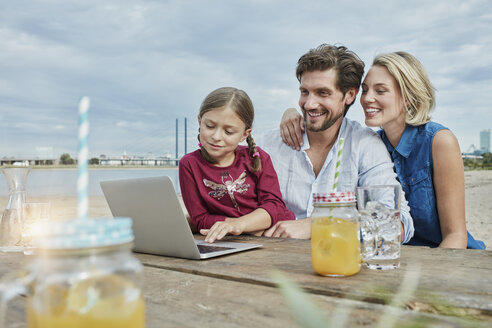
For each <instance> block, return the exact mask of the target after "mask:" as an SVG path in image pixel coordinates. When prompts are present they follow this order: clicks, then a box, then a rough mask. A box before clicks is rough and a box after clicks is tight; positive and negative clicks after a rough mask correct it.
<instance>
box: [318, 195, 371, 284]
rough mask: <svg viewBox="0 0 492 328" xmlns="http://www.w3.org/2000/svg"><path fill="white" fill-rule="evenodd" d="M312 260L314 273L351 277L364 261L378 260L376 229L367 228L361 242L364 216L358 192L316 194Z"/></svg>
mask: <svg viewBox="0 0 492 328" xmlns="http://www.w3.org/2000/svg"><path fill="white" fill-rule="evenodd" d="M313 206H314V209H313V212H312V214H311V256H312V263H313V268H314V271H316V272H317V273H318V274H320V275H322V276H351V275H354V274H356V273H357V272H359V271H360V269H361V263H362V260H363V258H364V259H367V258H369V257H371V256H374V253H375V251H376V242H375V237H374V235H373V231H374V228H368V227H364V229H363V235H364V237H365V238H364V239H365V240H364V244H362V246H363V248H362V252H361V241H360V228H361V226H360V215H359V212H358V211H357V209H356V207H355V193H354V192H333V193H315V194H313Z"/></svg>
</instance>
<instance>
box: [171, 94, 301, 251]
mask: <svg viewBox="0 0 492 328" xmlns="http://www.w3.org/2000/svg"><path fill="white" fill-rule="evenodd" d="M253 118H254V109H253V104H252V103H251V100H250V99H249V97H248V95H247V94H246V93H245V92H244V91H242V90H238V89H235V88H219V89H217V90H215V91H212V92H211V93H210V94H209V95H208V96H207V97H206V98H205V100H204V101H203V103H202V105H201V106H200V113H199V114H198V124H199V126H200V127H199V135H198V139H199V141H200V143H199V146H200V149H199V150H196V151H194V152H192V153H189V154H187V155H185V156H183V158H182V159H181V160H180V162H179V183H180V186H181V194H182V196H183V201H184V204H185V205H186V208H187V210H188V212H189V215H190V218H191V221H192V224H193V225H194V227H195V228H196V229H197V230H198V231H200V233H201V234H203V235H206V236H207V237H206V238H205V241H206V242H210V243H211V242H214V241H215V240H220V239H222V238H223V237H224V236H225V235H227V234H233V235H239V234H242V233H254V232H260V231H263V230H265V229H267V228H269V227H270V226H272V225H273V224H275V223H276V222H278V221H280V220H294V219H295V216H294V214H293V213H292V212H291V211H289V210H287V209H286V207H285V203H284V202H283V200H282V195H281V193H280V187H279V183H278V179H277V174H276V173H275V170H274V169H273V164H272V161H271V159H270V157H269V156H268V154H267V153H265V152H264V151H263V150H261V149H260V148H259V147H256V145H255V142H254V140H253V137H252V136H251V128H252V125H253ZM244 140H246V141H247V143H248V146H247V147H246V146H240V145H239V143H240V142H242V141H244Z"/></svg>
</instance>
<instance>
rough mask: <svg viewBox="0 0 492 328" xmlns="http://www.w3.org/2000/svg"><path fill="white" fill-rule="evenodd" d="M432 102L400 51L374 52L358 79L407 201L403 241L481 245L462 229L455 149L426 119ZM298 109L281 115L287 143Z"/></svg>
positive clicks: (412, 61)
mask: <svg viewBox="0 0 492 328" xmlns="http://www.w3.org/2000/svg"><path fill="white" fill-rule="evenodd" d="M434 102H435V96H434V88H433V86H432V84H431V82H430V80H429V78H428V76H427V73H426V72H425V69H424V68H423V66H422V64H421V63H420V62H419V61H418V60H417V59H416V58H415V57H414V56H412V55H410V54H409V53H406V52H394V53H388V54H384V55H379V56H377V57H376V58H375V59H374V62H373V65H372V67H371V69H370V70H369V72H368V73H367V75H366V78H365V79H364V81H363V82H362V95H361V99H360V103H361V105H362V108H363V109H364V113H365V117H366V119H365V123H366V125H367V126H379V127H381V128H382V130H379V131H378V133H379V135H380V136H381V139H382V140H383V142H384V143H385V145H386V147H387V149H388V151H389V153H390V154H391V157H392V158H393V162H394V164H395V169H396V173H397V175H398V179H399V180H400V183H401V186H402V188H403V190H404V191H405V196H406V197H407V200H408V205H409V206H410V214H411V215H412V218H413V222H414V223H413V224H414V227H415V233H414V236H413V238H412V239H411V240H410V241H409V242H408V244H409V245H418V246H430V247H446V248H476V249H485V245H484V243H483V242H482V241H480V240H475V239H474V238H473V237H472V236H471V235H470V233H468V232H467V231H466V219H465V178H464V169H463V161H462V159H461V152H460V148H459V145H458V141H457V140H456V137H455V136H454V135H453V133H451V131H449V129H448V128H446V127H444V126H442V125H441V124H438V123H435V122H432V121H430V112H431V110H432V109H433V108H434ZM298 115H299V114H297V113H294V112H293V111H292V110H291V109H289V110H287V112H286V113H285V114H284V117H283V118H282V127H283V134H284V135H285V138H284V137H283V139H284V141H286V142H287V141H289V142H288V143H289V145H291V146H292V147H298V144H299V141H298V140H302V137H301V138H300V137H299V134H300V133H299V131H300V130H302V129H303V128H304V126H303V124H302V123H301V124H299V123H298V122H299V118H298ZM288 129H291V130H292V131H295V132H293V133H290V132H289V131H288ZM290 140H296V141H297V142H292V141H290Z"/></svg>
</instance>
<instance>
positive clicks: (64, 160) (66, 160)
mask: <svg viewBox="0 0 492 328" xmlns="http://www.w3.org/2000/svg"><path fill="white" fill-rule="evenodd" d="M60 164H61V165H74V164H75V160H74V159H73V158H72V157H71V156H70V154H67V153H64V154H62V155H61V156H60ZM89 164H90V165H99V158H97V157H93V158H91V159H90V160H89Z"/></svg>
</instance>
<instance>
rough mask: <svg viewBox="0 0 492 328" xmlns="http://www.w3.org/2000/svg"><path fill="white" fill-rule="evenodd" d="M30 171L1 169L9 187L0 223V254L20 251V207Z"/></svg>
mask: <svg viewBox="0 0 492 328" xmlns="http://www.w3.org/2000/svg"><path fill="white" fill-rule="evenodd" d="M30 171H31V169H30V168H6V169H2V173H3V175H4V176H5V179H6V180H7V184H8V186H9V199H8V202H7V206H6V207H5V210H4V211H3V215H2V220H1V221H0V251H2V252H21V251H22V245H21V239H22V225H23V221H22V205H23V204H24V202H25V200H26V183H27V177H28V175H29V172H30Z"/></svg>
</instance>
